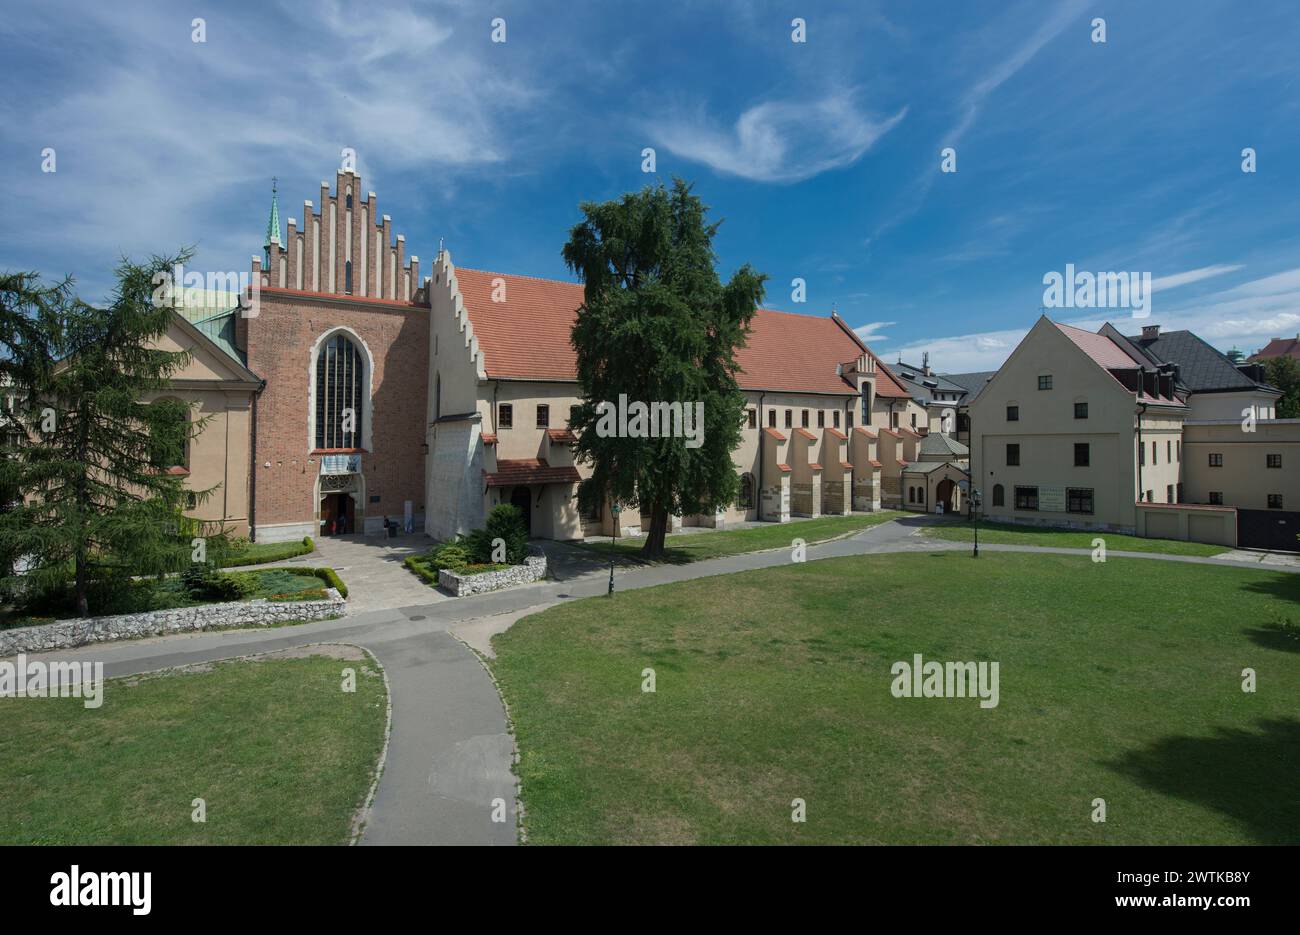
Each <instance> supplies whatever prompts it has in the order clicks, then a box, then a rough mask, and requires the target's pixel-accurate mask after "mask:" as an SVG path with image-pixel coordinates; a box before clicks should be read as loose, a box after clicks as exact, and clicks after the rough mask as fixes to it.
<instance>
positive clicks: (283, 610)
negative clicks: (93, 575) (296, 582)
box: [0, 588, 347, 657]
mask: <svg viewBox="0 0 1300 935" xmlns="http://www.w3.org/2000/svg"><path fill="white" fill-rule="evenodd" d="M325 593H326V594H327V595H329V596H328V597H327V598H326V599H325V600H320V601H267V600H256V601H237V602H232V603H228V604H201V605H199V606H197V607H174V608H172V609H171V610H153V611H148V612H147V613H141V614H118V615H116V616H112V617H87V618H86V619H84V620H80V619H78V620H60V621H57V622H55V623H46V624H41V625H40V626H34V627H15V628H14V629H12V630H0V657H5V656H13V655H16V654H18V653H39V652H46V651H49V650H53V649H72V648H73V647H74V646H85V645H86V644H87V643H102V642H108V641H112V640H130V639H137V638H139V637H144V636H167V635H170V634H172V633H191V632H194V631H196V630H215V629H222V628H227V627H265V626H270V625H271V624H276V623H285V622H288V621H290V620H328V619H330V618H331V617H341V616H343V615H344V614H345V613H347V602H346V601H345V600H344V599H343V598H342V597H341V596H340V595H339V592H338V591H336V590H334V589H333V588H326V589H325Z"/></svg>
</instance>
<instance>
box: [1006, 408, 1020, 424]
mask: <svg viewBox="0 0 1300 935" xmlns="http://www.w3.org/2000/svg"><path fill="white" fill-rule="evenodd" d="M1007 421H1008V422H1019V421H1020V407H1019V406H1008V407H1007Z"/></svg>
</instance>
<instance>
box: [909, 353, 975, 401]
mask: <svg viewBox="0 0 1300 935" xmlns="http://www.w3.org/2000/svg"><path fill="white" fill-rule="evenodd" d="M892 366H893V371H894V376H896V377H898V378H899V379H900V380H906V381H907V382H908V383H912V384H915V385H916V386H919V387H923V388H924V389H926V390H929V391H930V392H942V393H964V392H966V387H964V386H962V385H961V384H959V383H954V382H953V381H952V380H951V379H949V378H948V377H945V376H944V375H943V374H940V373H932V374H930V375H929V376H928V377H927V376H926V375H925V371H924V370H923V369H921V368H920V367H913V366H912V365H911V364H905V363H903V362H902V361H901V360H900V361H899V362H898V363H896V364H893V365H892ZM931 383H933V384H934V385H933V386H930V385H929V384H931Z"/></svg>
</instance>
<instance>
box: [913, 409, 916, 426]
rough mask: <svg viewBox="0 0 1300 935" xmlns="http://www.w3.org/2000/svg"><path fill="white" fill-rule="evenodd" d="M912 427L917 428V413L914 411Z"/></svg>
mask: <svg viewBox="0 0 1300 935" xmlns="http://www.w3.org/2000/svg"><path fill="white" fill-rule="evenodd" d="M912 428H916V413H915V412H914V413H912Z"/></svg>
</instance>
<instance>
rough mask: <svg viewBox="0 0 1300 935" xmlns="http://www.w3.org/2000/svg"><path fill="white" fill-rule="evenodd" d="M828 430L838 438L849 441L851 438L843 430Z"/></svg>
mask: <svg viewBox="0 0 1300 935" xmlns="http://www.w3.org/2000/svg"><path fill="white" fill-rule="evenodd" d="M826 431H828V432H830V433H831V434H832V435H834V436H835V437H836V438H838V439H839V440H840V441H848V438H849V437H848V436H847V435H845V434H844V433H843V432H841V431H840V430H839V429H827V430H826Z"/></svg>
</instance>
